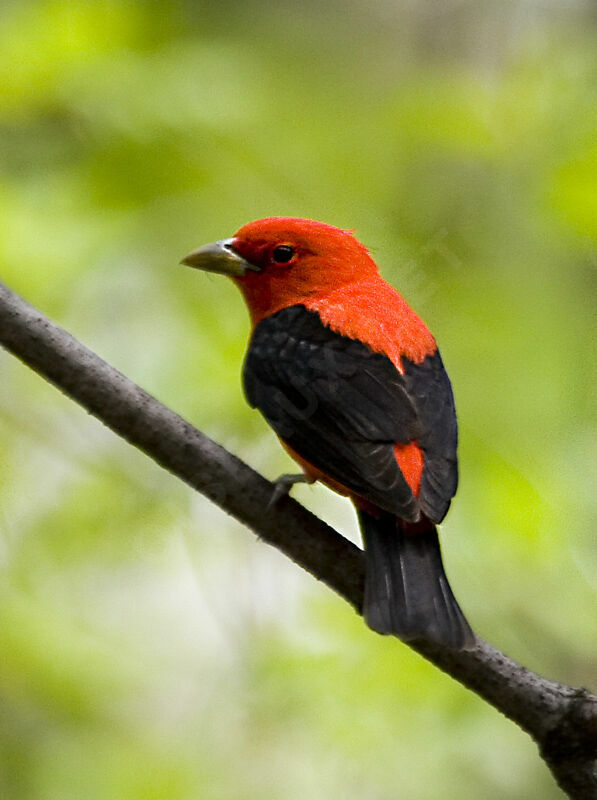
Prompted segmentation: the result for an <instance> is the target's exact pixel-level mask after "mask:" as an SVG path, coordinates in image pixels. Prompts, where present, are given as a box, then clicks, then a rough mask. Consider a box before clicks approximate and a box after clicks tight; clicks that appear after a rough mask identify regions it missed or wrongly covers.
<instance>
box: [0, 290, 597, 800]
mask: <svg viewBox="0 0 597 800" xmlns="http://www.w3.org/2000/svg"><path fill="white" fill-rule="evenodd" d="M0 343H1V344H2V345H3V346H4V347H5V348H6V349H7V350H9V351H10V352H11V353H13V354H14V355H15V356H17V358H19V359H20V360H21V361H23V362H24V363H25V364H26V365H27V366H29V367H31V368H32V369H33V370H35V371H36V372H38V373H39V374H40V375H42V376H43V377H44V378H46V379H47V380H48V381H50V382H51V383H53V384H54V385H55V386H56V387H57V388H58V389H60V390H61V391H62V392H64V393H65V394H67V395H68V396H69V397H71V398H72V399H73V400H75V401H76V402H77V403H79V404H80V405H81V406H83V407H84V408H85V409H87V411H89V412H90V413H91V414H93V415H94V416H95V417H97V418H98V419H99V420H100V421H101V422H103V423H104V424H105V425H107V426H108V427H109V428H111V429H112V430H113V431H114V432H115V433H117V434H118V435H119V436H121V437H123V438H124V439H126V440H127V441H128V442H130V443H131V444H133V445H135V447H138V448H139V449H140V450H142V451H143V452H145V453H146V454H147V455H148V456H149V457H150V458H152V459H153V460H154V461H156V462H157V463H158V464H160V465H161V466H162V467H164V469H167V470H168V471H169V472H171V473H173V474H174V475H176V476H178V477H179V478H180V479H181V480H183V481H184V482H185V483H187V484H188V485H189V486H191V487H192V488H194V489H196V490H197V491H199V492H201V493H202V494H204V495H205V496H206V497H208V498H209V499H210V500H212V501H213V502H214V503H216V504H217V505H218V506H220V508H222V509H223V510H224V511H226V512H227V513H229V514H231V515H232V516H233V517H235V518H236V519H237V520H239V521H240V522H243V523H244V524H245V525H247V526H248V527H249V528H250V529H251V530H252V531H254V532H255V533H256V534H257V535H258V536H259V537H260V538H261V539H264V540H265V541H266V542H268V543H269V544H271V545H273V546H274V547H277V548H278V549H279V550H281V551H282V552H283V553H284V554H285V555H287V556H288V557H289V558H291V559H292V560H293V561H295V562H296V563H297V564H298V565H299V566H301V567H303V568H304V569H306V570H307V571H308V572H310V573H311V574H312V575H313V576H314V577H315V578H317V579H318V580H321V581H323V582H324V583H325V584H326V585H327V586H329V587H330V588H331V589H333V590H334V591H335V592H337V593H338V594H339V595H340V596H341V597H343V598H344V599H345V600H346V601H347V602H348V603H350V604H351V605H352V606H353V607H354V608H355V609H356V611H357V612H359V613H360V609H361V606H362V601H363V575H364V567H363V557H362V552H361V551H360V550H359V548H358V547H356V546H355V545H353V544H352V543H351V542H349V541H347V540H346V539H344V538H343V537H342V536H341V535H340V534H339V533H337V532H336V531H335V530H333V529H332V528H330V527H329V526H328V525H326V524H325V523H324V522H322V521H321V520H320V519H318V518H317V517H316V516H314V515H313V514H311V513H310V512H309V511H307V510H306V509H305V508H303V507H302V506H301V505H300V504H299V503H297V502H296V501H294V500H293V499H292V498H290V497H285V498H283V499H282V500H280V502H279V503H277V504H276V506H275V508H272V509H268V502H269V500H270V498H271V496H272V492H273V491H274V484H272V483H270V482H269V481H267V480H265V478H263V477H262V476H261V475H259V474H258V473H256V472H255V471H254V470H252V469H251V468H250V467H249V466H247V465H246V464H244V463H243V462H242V461H240V460H239V459H238V458H236V457H235V456H233V455H232V454H231V453H229V452H227V451H226V450H225V449H224V448H222V447H220V446H219V445H218V444H216V443H215V442H214V441H212V440H211V439H210V438H209V437H207V436H205V434H203V433H201V432H200V431H198V430H197V429H195V428H194V427H193V426H192V425H190V424H189V423H188V422H186V421H185V420H184V419H182V418H181V417H180V416H178V415H177V414H175V413H174V412H173V411H171V410H169V409H168V408H166V407H165V406H163V405H162V404H161V403H160V402H159V401H158V400H156V399H155V398H154V397H152V396H151V395H149V394H148V393H147V392H145V391H144V390H143V389H141V388H140V387H139V386H137V385H136V384H134V383H133V382H132V381H131V380H129V379H128V378H127V377H125V376H124V375H123V374H122V373H120V372H118V371H117V370H116V369H114V368H113V367H111V366H110V365H109V364H107V363H106V362H105V361H102V359H101V358H99V357H98V356H97V355H96V354H95V353H93V352H92V351H91V350H89V349H88V348H87V347H85V346H84V345H82V344H81V343H80V342H78V341H77V340H76V339H75V338H73V337H72V336H71V335H70V334H69V333H67V332H66V331H65V330H63V329H62V328H60V327H58V326H57V325H55V324H54V323H53V322H51V321H50V320H49V319H48V318H46V317H45V316H43V314H41V313H40V312H39V311H37V310H36V309H35V308H33V307H32V306H30V305H29V304H28V303H26V302H25V301H24V300H23V299H22V298H20V297H19V296H18V295H16V294H15V293H14V292H11V291H10V290H9V289H8V288H7V287H6V286H4V285H3V284H0ZM410 646H411V647H413V649H415V650H416V651H417V652H418V653H420V654H421V655H422V656H424V657H425V658H427V659H428V660H429V661H431V662H432V663H433V664H435V665H436V666H437V667H439V668H440V669H441V670H443V671H444V672H446V673H448V674H449V675H451V676H452V677H453V678H454V679H455V680H457V681H459V682H460V683H462V684H463V685H464V686H466V687H468V688H469V689H471V690H472V691H474V692H476V694H477V695H479V697H481V698H483V699H484V700H485V701H487V702H488V703H490V704H491V705H493V706H494V707H495V708H496V709H498V710H499V711H501V712H502V713H503V714H504V715H505V716H507V717H508V718H510V719H511V720H512V721H513V722H515V723H516V724H517V725H519V726H520V727H521V728H522V729H523V730H524V731H526V732H527V733H528V734H529V735H530V736H531V737H532V738H533V739H534V741H535V742H536V743H537V745H538V747H539V750H540V753H541V756H542V758H543V759H544V760H545V762H546V764H547V766H548V767H549V769H550V770H551V772H552V774H553V775H554V777H555V779H556V781H557V782H558V784H559V785H560V787H561V788H562V789H563V790H564V792H566V793H567V794H568V796H569V797H571V798H574V800H597V696H595V695H593V694H591V693H590V692H588V691H587V690H585V689H581V688H575V687H572V686H567V685H565V684H562V683H557V682H555V681H551V680H547V679H546V678H543V677H541V676H540V675H538V674H536V673H534V672H531V671H530V670H528V669H526V668H525V667H523V666H521V665H520V664H518V663H517V662H515V661H513V660H512V659H510V658H509V657H508V656H506V655H504V654H503V653H501V652H500V651H499V650H497V649H496V648H495V647H493V646H492V645H490V644H488V643H487V642H484V641H483V640H481V639H478V640H477V645H476V647H475V649H474V650H471V651H465V652H454V651H451V650H446V649H441V648H438V647H436V646H434V645H432V644H429V643H427V642H414V643H411V644H410Z"/></svg>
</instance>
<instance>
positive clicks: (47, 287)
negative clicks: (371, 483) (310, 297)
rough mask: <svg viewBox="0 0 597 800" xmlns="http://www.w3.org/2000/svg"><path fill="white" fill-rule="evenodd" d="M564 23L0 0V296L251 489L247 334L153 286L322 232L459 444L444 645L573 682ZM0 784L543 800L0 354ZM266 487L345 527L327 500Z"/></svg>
mask: <svg viewBox="0 0 597 800" xmlns="http://www.w3.org/2000/svg"><path fill="white" fill-rule="evenodd" d="M596 30H597V16H596V14H595V7H594V5H592V4H591V3H589V2H587V3H583V2H580V0H579V1H578V2H571V3H567V4H552V3H548V2H531V0H528V1H521V2H514V1H513V2H508V3H491V2H483V3H473V2H468V1H467V0H465V1H464V2H456V0H453V2H448V3H444V4H438V3H433V4H430V3H419V4H417V3H415V2H411V1H410V0H394V2H390V1H389V0H386V1H385V2H384V1H383V0H377V1H376V2H373V3H366V2H364V0H348V2H339V0H332V2H330V3H315V2H312V1H311V0H307V1H306V2H303V3H302V4H294V3H291V2H281V3H278V4H275V5H272V4H271V3H265V2H256V1H254V0H250V2H248V3H247V2H245V3H239V2H219V3H207V2H197V3H190V2H182V0H179V1H178V2H175V1H174V0H171V1H170V2H168V0H166V1H165V2H160V3H156V2H124V0H121V1H120V2H118V1H117V0H112V1H108V2H97V1H96V0H90V1H88V2H83V0H75V2H68V3H66V2H58V0H45V1H43V0H39V2H30V1H29V0H13V2H11V1H10V0H5V2H4V3H3V5H2V10H1V11H0V87H1V88H0V149H1V151H0V170H1V173H0V174H1V180H0V279H2V280H3V281H5V282H6V283H7V284H8V285H9V286H11V287H12V288H13V289H15V290H17V291H19V292H21V293H22V294H23V295H24V296H25V297H26V298H27V299H28V300H29V301H30V302H32V303H34V304H35V305H37V306H38V307H40V308H41V309H42V310H43V311H44V312H46V313H48V314H49V315H50V316H52V317H53V318H54V319H55V320H56V321H58V322H59V323H60V324H62V325H63V326H64V327H66V328H67V329H69V330H70V331H72V332H73V333H74V334H75V335H76V336H77V337H79V338H80V339H81V340H82V341H83V342H85V343H86V344H88V345H89V346H91V347H92V348H93V349H94V350H96V351H97V352H98V353H99V354H100V355H102V356H103V357H104V358H106V359H107V360H108V361H110V362H111V363H112V364H114V365H115V366H117V367H118V368H119V369H121V370H122V371H124V372H125V373H126V374H128V375H129V376H130V377H131V378H133V379H134V380H135V381H137V382H138V383H140V384H141V385H143V386H144V387H145V388H146V389H148V390H149V391H151V392H152V393H154V394H155V395H157V396H158V397H159V398H160V399H161V400H162V401H164V402H166V403H167V404H169V405H170V406H171V407H173V408H174V409H175V410H177V411H178V412H180V413H182V414H183V415H184V416H186V417H187V418H188V419H189V420H191V421H192V422H194V423H195V424H196V425H198V426H199V427H201V428H202V429H204V430H205V431H206V432H208V433H209V434H210V435H212V436H213V437H214V438H216V439H218V440H219V441H220V442H221V443H223V444H224V445H226V446H227V447H228V448H229V449H231V450H233V451H234V452H236V453H237V454H239V455H240V456H241V457H242V458H244V459H245V460H247V461H248V462H249V463H251V464H252V465H253V466H255V467H256V468H257V469H259V470H261V471H263V472H264V473H265V474H267V475H268V476H270V477H274V476H276V475H277V474H279V473H280V472H283V471H287V470H288V469H289V467H290V468H291V469H292V467H291V466H290V463H289V462H288V460H287V458H286V456H285V455H284V454H283V453H282V452H281V450H280V448H279V446H278V444H277V442H276V440H275V438H274V436H273V435H272V434H271V433H270V432H269V431H268V430H267V428H266V426H265V424H264V423H263V422H262V421H261V419H260V417H259V416H258V414H256V413H255V412H252V411H250V410H249V409H248V408H247V407H246V405H245V404H244V401H243V399H242V396H241V390H240V384H239V371H240V363H241V360H242V356H243V351H244V346H245V342H246V337H247V331H248V323H247V317H246V312H245V309H244V307H243V305H242V303H241V300H240V297H239V296H237V294H236V290H235V289H234V287H233V286H232V285H231V284H229V283H227V282H226V281H225V280H223V279H218V278H215V277H208V276H206V275H202V274H197V273H195V272H193V271H191V270H185V269H183V268H181V267H178V266H177V263H178V261H179V259H180V258H181V257H182V256H184V255H185V254H186V253H187V252H188V251H189V250H191V249H193V248H194V247H196V246H198V245H200V244H202V243H204V242H208V241H212V240H214V239H218V238H223V237H226V236H229V235H231V234H232V233H233V232H234V231H235V230H236V229H237V228H238V227H239V226H240V225H241V224H243V223H244V222H246V221H248V220H250V219H255V218H259V217H263V216H268V215H273V214H283V215H287V214H288V215H297V216H308V217H313V218H316V219H323V220H325V221H327V222H330V223H333V224H337V225H340V226H343V227H350V228H355V229H356V232H357V235H358V236H359V238H361V239H362V240H363V241H364V242H365V243H367V244H368V245H369V246H370V247H371V249H372V251H373V253H374V256H375V257H376V259H377V260H378V262H379V264H380V265H381V268H382V271H383V273H384V274H385V276H386V277H387V278H388V279H389V280H391V281H392V282H393V283H394V284H395V285H396V286H397V287H398V288H399V289H400V290H401V291H402V293H403V294H404V295H405V296H406V297H407V299H408V300H409V301H410V302H411V304H412V305H413V306H414V307H415V308H416V309H417V310H418V311H419V312H420V313H421V314H422V315H423V317H424V318H425V319H426V320H427V321H428V323H429V324H430V326H431V327H432V329H433V330H434V332H435V333H436V335H437V337H438V339H439V341H440V343H441V346H442V352H443V355H444V359H445V361H446V363H447V365H448V368H449V371H450V374H451V377H452V380H453V384H454V388H455V393H456V399H457V405H458V409H459V414H460V421H461V488H460V490H459V494H458V496H457V499H456V501H455V503H454V505H453V509H452V511H451V513H450V515H449V517H448V520H447V522H446V523H445V525H444V526H443V534H442V536H443V542H444V552H445V559H446V562H447V565H448V570H449V573H450V576H451V580H452V583H453V586H454V587H455V588H456V593H457V595H458V597H459V598H460V600H461V601H462V605H463V607H464V608H465V609H466V611H467V614H468V615H469V617H470V619H471V621H472V623H473V625H474V627H475V629H476V630H477V631H478V632H479V633H480V634H481V635H482V636H484V637H485V638H488V639H489V640H490V641H492V642H493V643H495V644H496V645H497V646H499V647H501V648H502V649H504V650H505V651H506V652H508V653H509V654H510V655H512V656H514V657H515V658H517V659H519V660H521V661H522V662H523V663H525V664H526V665H528V666H529V667H531V668H533V669H535V670H538V671H539V672H541V673H542V674H544V675H547V676H549V677H552V678H557V679H560V680H562V681H564V682H567V683H572V684H576V685H584V686H588V687H592V688H593V689H597V684H596V681H595V672H596V666H597V644H596V641H597V622H596V620H597V546H596V539H595V531H596V523H597V502H596V497H597V492H596V491H595V486H596V478H597V470H596V467H595V463H596V460H595V446H596V444H597V424H596V419H595V399H594V395H595V386H596V378H597V375H596V374H595V352H594V351H595V336H596V334H597V330H596V325H595V321H596V313H595V305H596V299H597V291H596V289H597V270H596V267H597V256H596V252H597V250H596V243H597V124H596V123H597V103H596V81H597V42H596V38H597V37H596ZM0 375H1V381H0V497H1V502H0V569H1V572H0V795H1V796H2V797H6V798H11V800H30V799H31V800H32V799H33V798H35V799H37V798H43V800H79V798H83V797H84V798H86V800H108V799H110V800H112V799H113V798H123V799H124V800H129V799H130V800H195V799H196V798H202V799H203V798H205V800H221V799H223V798H230V797H242V798H246V800H261V798H263V799H264V800H265V798H268V799H269V798H285V800H294V799H295V798H301V799H302V798H305V797H308V798H310V800H317V798H330V797H341V798H343V800H350V799H351V798H355V799H356V798H359V800H386V799H387V800H390V798H392V800H396V798H408V799H409V800H435V798H437V797H439V796H441V797H447V798H469V797H483V798H487V800H493V799H495V800H498V799H499V800H504V798H505V799H506V800H507V799H508V798H512V800H514V799H515V798H521V797H524V798H526V799H527V800H533V798H541V800H549V798H556V797H560V796H561V795H560V792H559V791H558V789H557V788H556V787H555V786H554V784H553V782H552V780H551V778H550V776H549V775H548V773H547V770H546V769H545V768H544V766H543V765H542V764H541V762H540V761H539V759H538V756H537V753H536V751H535V748H534V746H533V744H532V743H531V742H530V741H528V740H527V738H526V737H525V736H524V735H523V734H522V733H521V732H519V731H518V730H517V729H516V728H515V727H514V726H513V725H512V724H511V723H510V722H508V721H507V720H505V719H503V718H501V717H500V716H499V715H498V714H497V713H496V712H494V711H493V710H492V709H490V708H489V707H486V706H485V705H484V704H483V703H482V702H481V701H480V700H477V699H476V698H475V697H474V696H473V695H471V694H469V693H467V692H466V691H465V690H464V689H462V688H461V687H460V686H458V685H457V684H455V683H454V682H453V681H452V680H451V679H449V678H448V677H446V676H444V675H443V674H441V673H439V672H438V671H437V670H435V669H433V668H432V667H430V666H429V665H427V664H426V663H425V662H423V661H422V660H421V659H420V658H419V657H417V656H416V655H414V654H413V653H411V652H410V651H409V650H408V648H406V647H404V646H402V645H401V644H400V643H398V642H396V641H393V640H389V639H384V638H382V637H377V636H374V635H373V634H370V633H368V632H367V630H366V629H365V628H364V626H363V624H362V622H361V621H360V619H358V618H357V617H356V616H355V615H353V614H352V612H351V611H350V609H348V607H347V606H346V605H345V604H343V603H342V602H341V601H340V600H338V599H337V598H336V597H334V596H333V595H331V594H330V593H329V592H328V591H327V590H326V589H325V588H323V587H321V586H319V585H317V584H316V583H315V582H314V581H313V580H312V579H311V578H310V577H309V576H307V575H306V574H302V573H301V572H300V571H299V570H298V569H297V568H296V567H294V566H293V565H292V564H290V563H288V562H287V561H286V560H285V559H284V558H283V557H282V556H281V555H279V554H278V553H276V552H274V551H272V550H270V549H269V548H268V547H267V546H265V545H264V544H262V543H259V542H256V541H254V539H253V537H252V536H251V535H249V534H247V532H246V531H244V530H243V529H242V528H241V527H240V526H239V525H237V524H236V523H234V522H232V521H230V520H229V519H227V518H226V517H225V516H224V515H223V514H222V513H221V512H219V511H218V510H216V509H214V508H212V507H210V505H209V504H208V503H207V502H206V501H204V500H203V499H201V498H199V497H197V496H194V495H193V494H192V493H191V492H190V490H188V489H187V488H186V487H185V486H182V485H180V484H179V483H178V482H177V481H176V480H174V479H173V478H172V477H170V476H169V475H168V474H166V473H164V472H162V471H160V470H159V469H158V468H157V467H156V466H155V465H154V464H153V463H151V462H149V461H148V460H147V459H146V458H145V457H144V456H142V455H141V454H139V453H137V452H136V451H134V450H132V448H130V447H129V446H128V445H126V444H125V443H123V442H121V441H119V440H118V439H116V437H114V436H113V435H112V434H110V433H109V432H108V431H106V430H104V429H103V428H102V427H101V425H100V424H99V423H97V422H96V421H95V420H93V419H91V418H90V417H88V416H87V415H86V414H85V413H83V412H82V411H81V410H80V409H79V408H77V407H75V406H74V405H73V404H72V403H71V402H70V401H68V400H67V399H65V398H64V397H62V396H61V395H60V394H59V393H58V392H56V391H55V390H54V389H53V388H52V387H51V386H49V385H48V384H46V383H44V382H43V381H42V380H41V379H39V378H38V377H37V376H35V375H34V374H33V373H31V372H30V371H29V370H27V369H26V368H24V367H23V366H21V365H20V364H19V363H18V362H16V361H15V360H14V359H13V358H12V357H11V356H9V355H8V354H6V353H0ZM296 496H297V497H298V498H299V499H300V500H301V501H303V502H304V503H305V504H307V505H308V506H309V507H311V508H313V509H314V510H315V511H316V512H317V513H318V514H320V515H322V516H323V517H324V518H326V519H327V520H329V521H330V522H332V523H333V524H334V525H336V526H337V527H338V528H339V529H340V530H342V531H344V532H346V534H347V535H350V536H352V537H356V536H357V532H356V525H355V522H354V519H353V513H352V510H351V508H350V505H349V504H347V503H346V502H345V501H343V500H341V499H339V498H336V497H334V496H333V495H332V494H331V493H330V492H328V491H327V490H326V489H324V488H321V487H315V488H313V487H304V488H299V489H297V491H296Z"/></svg>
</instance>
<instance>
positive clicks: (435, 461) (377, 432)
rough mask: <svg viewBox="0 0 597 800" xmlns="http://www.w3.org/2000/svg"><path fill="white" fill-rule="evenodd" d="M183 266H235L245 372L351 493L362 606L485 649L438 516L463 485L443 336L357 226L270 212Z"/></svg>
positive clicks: (295, 451)
mask: <svg viewBox="0 0 597 800" xmlns="http://www.w3.org/2000/svg"><path fill="white" fill-rule="evenodd" d="M181 263H182V264H184V265H187V266H190V267H194V268H198V269H201V270H206V271H208V272H216V273H221V274H224V275H227V276H229V277H230V278H232V280H233V281H234V283H235V284H236V285H237V286H238V287H239V288H240V290H241V293H242V295H243V297H244V300H245V302H246V305H247V307H248V311H249V315H250V321H251V333H250V337H249V344H248V348H247V352H246V355H245V359H244V364H243V371H242V380H243V386H244V392H245V396H246V399H247V401H248V403H249V404H250V405H251V406H252V407H253V408H256V409H258V410H259V411H260V412H261V414H262V415H263V417H264V418H265V420H266V421H267V422H268V423H269V425H270V426H271V427H272V428H273V430H274V432H275V433H276V434H277V436H278V438H279V440H280V442H281V444H282V446H283V447H284V448H285V449H286V451H287V452H288V453H289V454H290V456H291V457H292V458H293V459H294V460H295V461H296V462H297V463H298V464H299V466H300V467H301V470H302V472H301V473H300V475H296V476H292V475H290V476H282V478H281V479H280V484H279V486H280V485H281V486H286V488H289V487H290V486H291V485H292V484H293V483H294V482H297V481H299V480H306V481H309V482H313V481H320V482H322V483H323V484H325V485H326V486H328V487H329V488H331V489H333V490H334V491H336V492H338V493H339V494H342V495H345V496H347V497H349V498H350V499H351V500H352V502H353V504H354V506H355V509H356V512H357V515H358V520H359V525H360V529H361V533H362V537H363V544H364V549H365V589H364V600H363V608H362V614H363V617H364V619H365V622H366V623H367V625H368V626H369V627H370V628H371V629H372V630H374V631H376V632H377V633H380V634H387V635H393V636H396V637H398V638H399V639H402V640H404V641H407V642H409V641H415V640H422V641H427V642H431V643H432V644H434V645H436V646H440V647H448V648H452V649H454V650H463V649H472V648H473V647H474V646H475V640H476V637H475V634H474V633H473V631H472V629H471V627H470V625H469V623H468V621H467V619H466V617H465V616H464V614H463V612H462V611H461V609H460V606H459V605H458V602H457V601H456V598H455V597H454V594H453V592H452V589H451V587H450V584H449V582H448V579H447V577H446V573H445V570H444V566H443V563H442V556H441V550H440V544H439V538H438V532H437V525H438V524H439V523H441V522H442V520H443V519H444V517H445V515H446V513H447V511H448V508H449V506H450V502H451V500H452V497H453V496H454V494H455V492H456V488H457V484H458V465H457V443H458V427H457V420H456V412H455V406H454V397H453V392H452V388H451V384H450V380H449V378H448V375H447V373H446V370H445V368H444V365H443V362H442V358H441V355H440V352H439V350H438V347H437V343H436V341H435V338H434V337H433V335H432V334H431V332H430V331H429V329H428V328H427V326H426V325H425V323H424V322H423V321H422V319H421V318H420V317H419V316H418V315H417V314H416V313H415V312H414V311H413V310H412V309H411V308H410V306H409V305H408V304H407V302H406V301H405V300H404V298H403V297H402V296H401V295H400V294H399V292H398V291H397V290H396V289H395V288H393V287H392V286H391V285H390V284H389V283H387V282H386V281H385V280H384V279H383V278H382V277H381V275H380V272H379V269H378V267H377V264H376V263H375V261H374V260H373V258H372V256H371V254H370V252H369V250H368V249H367V248H366V247H365V246H364V245H363V244H361V242H360V241H359V240H358V239H357V238H356V237H355V236H354V233H353V231H351V230H345V229H343V228H338V227H335V226H333V225H329V224H327V223H324V222H318V221H315V220H310V219H301V218H296V217H268V218H265V219H260V220H256V221H254V222H249V223H248V224H246V225H243V226H242V227H241V228H240V229H239V230H238V231H237V232H236V233H235V234H234V235H233V236H232V237H230V238H227V239H222V240H219V241H216V242H213V243H211V244H207V245H204V246H202V247H200V248H198V249H197V250H194V251H193V252H191V253H189V255H187V256H186V257H185V258H183V259H182V262H181Z"/></svg>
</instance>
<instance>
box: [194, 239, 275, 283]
mask: <svg viewBox="0 0 597 800" xmlns="http://www.w3.org/2000/svg"><path fill="white" fill-rule="evenodd" d="M233 242H234V239H221V240H220V241H219V242H212V243H211V244H205V245H203V247H200V248H199V249H198V250H193V252H192V253H189V255H188V256H185V257H184V258H183V259H182V261H181V262H180V263H181V264H185V265H186V266H187V267H194V268H195V269H203V270H205V271H206V272H220V273H221V274H222V275H231V276H232V277H235V278H238V277H241V276H242V275H244V274H245V273H246V272H247V271H248V270H252V271H254V272H259V267H256V266H255V265H254V264H250V263H249V262H248V261H247V260H246V259H244V258H243V257H242V256H240V255H239V254H238V253H237V252H236V251H235V250H234V248H233Z"/></svg>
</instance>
